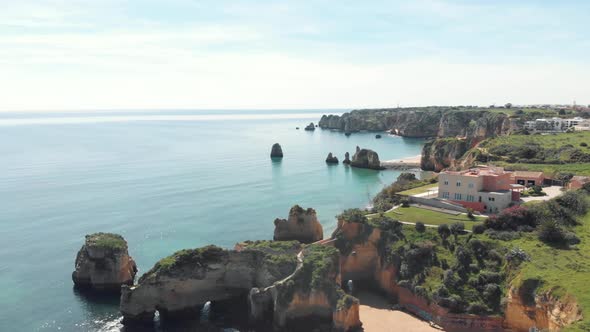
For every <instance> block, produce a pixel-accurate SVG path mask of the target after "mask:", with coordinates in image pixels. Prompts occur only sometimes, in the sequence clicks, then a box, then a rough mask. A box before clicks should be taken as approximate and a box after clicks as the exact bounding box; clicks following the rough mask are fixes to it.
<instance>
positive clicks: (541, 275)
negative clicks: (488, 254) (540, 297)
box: [502, 214, 590, 332]
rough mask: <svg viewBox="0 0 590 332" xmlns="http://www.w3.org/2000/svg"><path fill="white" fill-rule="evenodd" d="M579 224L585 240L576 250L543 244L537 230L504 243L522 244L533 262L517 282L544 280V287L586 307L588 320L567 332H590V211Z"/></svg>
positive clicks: (585, 318)
mask: <svg viewBox="0 0 590 332" xmlns="http://www.w3.org/2000/svg"><path fill="white" fill-rule="evenodd" d="M581 221H582V225H580V226H577V227H575V229H574V231H575V233H576V235H577V236H578V237H579V238H580V240H581V241H582V242H581V243H580V244H579V245H578V246H577V247H578V248H576V249H570V250H566V249H556V248H553V247H550V246H547V245H545V244H542V243H541V242H540V241H539V240H537V237H536V236H535V234H534V233H528V234H526V235H525V236H523V237H522V238H520V239H517V240H512V241H508V242H502V243H503V245H505V246H508V247H519V248H521V249H523V250H524V251H526V252H527V253H528V254H529V255H530V256H531V261H530V262H526V263H524V264H523V265H522V268H521V270H520V272H519V274H518V276H517V277H516V278H515V280H514V283H515V284H517V285H518V284H519V283H520V282H522V281H523V280H527V279H538V280H541V281H542V284H541V286H540V287H541V290H551V289H552V290H553V294H554V295H556V296H559V297H561V298H563V297H565V296H573V297H574V298H575V299H576V300H577V302H578V304H579V306H580V307H581V308H582V312H583V316H584V320H583V321H581V322H579V323H577V324H574V325H573V326H572V327H569V328H567V329H565V330H564V331H576V332H578V331H590V214H588V215H586V216H585V217H584V218H583V219H582V220H581Z"/></svg>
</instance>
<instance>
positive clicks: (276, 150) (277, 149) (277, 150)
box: [270, 143, 283, 158]
mask: <svg viewBox="0 0 590 332" xmlns="http://www.w3.org/2000/svg"><path fill="white" fill-rule="evenodd" d="M270 157H271V158H283V149H282V148H281V145H280V144H279V143H275V144H273V145H272V149H270Z"/></svg>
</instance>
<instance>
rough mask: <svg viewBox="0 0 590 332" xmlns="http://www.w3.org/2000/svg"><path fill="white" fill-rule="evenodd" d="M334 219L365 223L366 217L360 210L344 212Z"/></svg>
mask: <svg viewBox="0 0 590 332" xmlns="http://www.w3.org/2000/svg"><path fill="white" fill-rule="evenodd" d="M336 218H337V219H338V220H343V221H345V222H356V223H361V224H365V223H367V216H366V214H365V212H364V211H362V210H361V209H348V210H344V211H343V212H342V213H341V214H339V215H338V216H336Z"/></svg>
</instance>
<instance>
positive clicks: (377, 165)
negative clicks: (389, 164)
mask: <svg viewBox="0 0 590 332" xmlns="http://www.w3.org/2000/svg"><path fill="white" fill-rule="evenodd" d="M350 165H351V166H353V167H358V168H368V169H376V170H380V169H383V167H381V162H380V161H379V155H378V154H377V152H375V151H373V150H369V149H361V148H359V147H358V146H357V147H356V153H355V154H354V156H352V161H351V162H350Z"/></svg>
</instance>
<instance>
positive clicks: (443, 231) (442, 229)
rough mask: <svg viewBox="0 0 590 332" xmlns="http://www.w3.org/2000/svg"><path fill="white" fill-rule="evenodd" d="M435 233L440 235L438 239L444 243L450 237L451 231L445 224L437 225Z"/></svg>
mask: <svg viewBox="0 0 590 332" xmlns="http://www.w3.org/2000/svg"><path fill="white" fill-rule="evenodd" d="M437 231H438V235H440V238H441V239H442V240H443V241H445V240H446V239H447V238H448V237H449V236H451V230H450V229H449V225H447V224H442V225H438V228H437Z"/></svg>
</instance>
